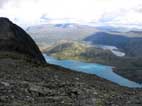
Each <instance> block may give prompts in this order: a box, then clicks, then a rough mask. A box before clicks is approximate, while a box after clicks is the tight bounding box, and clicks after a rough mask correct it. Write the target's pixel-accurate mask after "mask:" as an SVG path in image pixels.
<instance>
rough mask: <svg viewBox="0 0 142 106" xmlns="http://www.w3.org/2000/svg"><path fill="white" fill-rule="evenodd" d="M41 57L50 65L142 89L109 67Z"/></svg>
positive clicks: (141, 86) (140, 85)
mask: <svg viewBox="0 0 142 106" xmlns="http://www.w3.org/2000/svg"><path fill="white" fill-rule="evenodd" d="M43 56H44V57H45V59H46V61H47V62H48V63H50V64H54V65H58V66H62V67H64V68H68V69H71V70H75V71H79V72H84V73H89V74H95V75H96V76H99V77H101V78H104V79H106V80H109V81H112V82H114V83H116V84H119V85H121V86H126V87H130V88H142V84H138V83H136V82H134V81H130V80H128V79H126V78H124V77H122V76H120V75H118V74H116V73H114V72H113V70H112V67H111V66H107V65H101V64H96V63H85V62H79V61H75V60H58V59H56V58H53V57H50V56H47V55H46V54H43Z"/></svg>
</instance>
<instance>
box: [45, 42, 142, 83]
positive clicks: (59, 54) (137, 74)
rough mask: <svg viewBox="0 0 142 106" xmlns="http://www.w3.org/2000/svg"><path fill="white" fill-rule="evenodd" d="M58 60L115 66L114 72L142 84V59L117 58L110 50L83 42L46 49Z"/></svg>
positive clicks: (68, 43) (62, 44)
mask: <svg viewBox="0 0 142 106" xmlns="http://www.w3.org/2000/svg"><path fill="white" fill-rule="evenodd" d="M44 51H46V53H47V54H48V55H50V56H53V57H56V58H58V59H70V60H78V61H83V62H94V63H100V64H105V65H110V66H114V67H115V68H114V71H115V72H116V73H118V74H120V75H122V76H124V77H126V78H128V79H130V80H133V81H136V82H140V83H141V82H142V77H141V76H142V71H141V70H142V58H140V57H139V58H138V57H130V56H129V57H128V56H124V57H117V56H115V55H114V54H113V53H112V52H111V51H109V50H103V49H100V48H96V47H94V46H91V45H89V44H86V43H83V42H64V43H60V44H57V45H54V46H52V47H50V48H48V49H45V50H44Z"/></svg>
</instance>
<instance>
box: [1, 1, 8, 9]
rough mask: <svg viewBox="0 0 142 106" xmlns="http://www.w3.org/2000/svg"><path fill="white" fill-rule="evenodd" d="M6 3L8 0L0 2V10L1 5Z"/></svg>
mask: <svg viewBox="0 0 142 106" xmlns="http://www.w3.org/2000/svg"><path fill="white" fill-rule="evenodd" d="M7 2H8V0H0V8H2V7H3V5H4V4H5V3H7Z"/></svg>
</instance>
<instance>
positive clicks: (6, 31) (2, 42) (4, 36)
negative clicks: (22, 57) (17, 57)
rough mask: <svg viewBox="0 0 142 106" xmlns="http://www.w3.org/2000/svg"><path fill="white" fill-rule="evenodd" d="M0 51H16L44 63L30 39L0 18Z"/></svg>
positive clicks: (22, 31) (9, 22) (17, 27)
mask: <svg viewBox="0 0 142 106" xmlns="http://www.w3.org/2000/svg"><path fill="white" fill-rule="evenodd" d="M0 50H1V51H16V52H19V53H22V54H26V55H28V56H31V57H32V58H34V59H35V60H38V61H40V62H42V63H45V60H44V57H43V56H42V54H41V52H40V50H39V48H38V47H37V45H36V44H35V42H34V41H33V40H32V38H31V37H30V36H29V35H28V34H27V33H26V32H25V31H24V30H23V29H21V28H20V27H19V26H17V25H16V24H13V23H12V22H11V21H9V20H8V19H7V18H0Z"/></svg>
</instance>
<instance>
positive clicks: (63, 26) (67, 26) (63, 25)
mask: <svg viewBox="0 0 142 106" xmlns="http://www.w3.org/2000/svg"><path fill="white" fill-rule="evenodd" d="M55 27H59V28H77V26H76V24H73V23H65V24H55Z"/></svg>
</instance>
